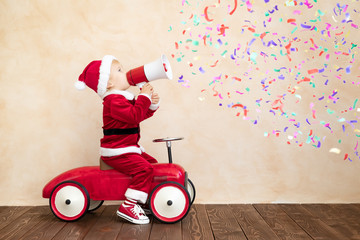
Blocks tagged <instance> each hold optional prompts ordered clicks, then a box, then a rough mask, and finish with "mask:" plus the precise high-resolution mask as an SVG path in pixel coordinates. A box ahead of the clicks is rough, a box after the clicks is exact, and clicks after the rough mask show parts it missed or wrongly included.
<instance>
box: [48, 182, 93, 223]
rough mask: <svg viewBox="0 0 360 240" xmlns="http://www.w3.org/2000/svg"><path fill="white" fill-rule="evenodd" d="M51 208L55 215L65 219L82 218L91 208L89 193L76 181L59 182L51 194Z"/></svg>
mask: <svg viewBox="0 0 360 240" xmlns="http://www.w3.org/2000/svg"><path fill="white" fill-rule="evenodd" d="M49 201H50V209H51V211H52V212H53V213H54V215H55V216H56V217H58V218H60V219H61V220H64V221H75V220H78V219H79V218H81V217H82V216H83V215H85V213H86V212H87V210H88V208H89V201H90V198H89V193H88V192H87V190H86V189H85V187H83V186H82V185H81V184H79V183H77V182H75V181H65V182H62V183H60V184H58V185H57V186H56V187H55V188H54V190H53V191H52V193H51V195H50V200H49Z"/></svg>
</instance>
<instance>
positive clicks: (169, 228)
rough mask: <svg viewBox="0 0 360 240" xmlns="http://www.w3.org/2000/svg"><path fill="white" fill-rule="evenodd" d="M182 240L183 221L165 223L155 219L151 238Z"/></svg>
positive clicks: (151, 239) (153, 239)
mask: <svg viewBox="0 0 360 240" xmlns="http://www.w3.org/2000/svg"><path fill="white" fill-rule="evenodd" d="M158 239H161V240H182V239H183V238H182V233H181V222H177V223H174V224H164V223H160V222H159V221H157V220H155V219H154V220H153V224H152V229H151V234H150V237H149V240H158Z"/></svg>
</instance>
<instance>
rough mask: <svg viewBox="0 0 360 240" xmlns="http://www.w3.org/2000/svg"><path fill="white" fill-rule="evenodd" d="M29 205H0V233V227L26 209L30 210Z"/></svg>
mask: <svg viewBox="0 0 360 240" xmlns="http://www.w3.org/2000/svg"><path fill="white" fill-rule="evenodd" d="M30 208H31V207H15V206H14V207H7V206H2V207H0V220H1V221H0V233H1V229H2V228H4V227H5V226H6V225H8V224H9V223H11V222H12V221H14V220H15V219H17V218H18V217H20V216H21V215H23V214H24V213H25V212H26V211H28V210H30Z"/></svg>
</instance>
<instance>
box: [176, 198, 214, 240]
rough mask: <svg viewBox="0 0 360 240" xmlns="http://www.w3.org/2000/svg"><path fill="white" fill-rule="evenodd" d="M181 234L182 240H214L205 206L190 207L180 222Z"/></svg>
mask: <svg viewBox="0 0 360 240" xmlns="http://www.w3.org/2000/svg"><path fill="white" fill-rule="evenodd" d="M182 234H183V239H184V240H211V239H214V236H213V234H212V231H211V226H210V222H209V218H208V216H207V212H206V209H205V205H203V204H196V205H192V207H191V209H190V212H189V213H188V215H187V216H186V218H185V219H183V221H182Z"/></svg>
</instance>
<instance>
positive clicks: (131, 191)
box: [77, 55, 160, 224]
mask: <svg viewBox="0 0 360 240" xmlns="http://www.w3.org/2000/svg"><path fill="white" fill-rule="evenodd" d="M85 85H86V86H88V87H89V88H91V89H93V90H94V91H95V92H96V93H97V94H98V95H99V96H100V97H101V98H102V99H103V124H104V126H103V131H104V137H103V138H102V139H101V148H100V153H101V158H102V160H103V161H104V162H105V163H106V164H108V165H109V166H111V167H113V168H114V169H116V170H118V171H120V172H122V173H124V174H127V175H130V176H132V180H131V183H130V185H129V188H128V189H127V191H126V192H125V197H126V200H125V202H124V203H123V204H121V206H120V207H119V209H118V211H117V215H118V216H120V217H122V218H124V219H126V220H128V221H130V222H133V223H137V224H147V223H149V218H148V217H147V216H146V214H145V213H144V211H143V209H142V208H141V207H140V206H139V205H138V203H141V204H145V203H146V200H147V198H148V193H149V190H150V185H151V181H152V176H153V174H152V173H153V167H152V165H151V163H156V162H157V161H156V159H154V158H153V157H151V156H150V155H148V154H146V153H145V152H144V149H143V148H142V147H141V146H140V145H139V139H140V128H139V124H140V122H141V121H143V120H145V119H147V118H149V117H151V116H152V115H153V114H154V112H155V111H156V110H157V109H158V107H159V100H160V99H159V96H158V94H156V93H154V91H153V87H152V86H151V85H150V84H148V83H147V84H145V85H144V86H143V87H142V89H141V91H140V94H139V95H138V97H137V99H136V100H135V97H134V95H133V94H132V93H130V92H128V91H126V90H127V89H128V88H129V87H130V84H129V82H128V81H127V78H126V72H125V71H124V69H123V68H122V66H121V64H120V63H119V61H118V60H117V59H116V58H115V57H113V56H110V55H106V56H104V57H103V59H102V60H101V61H100V60H98V61H92V62H91V63H90V64H89V65H87V67H86V68H85V69H84V71H83V73H82V74H81V75H80V76H79V81H78V82H77V88H79V89H81V88H85Z"/></svg>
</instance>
